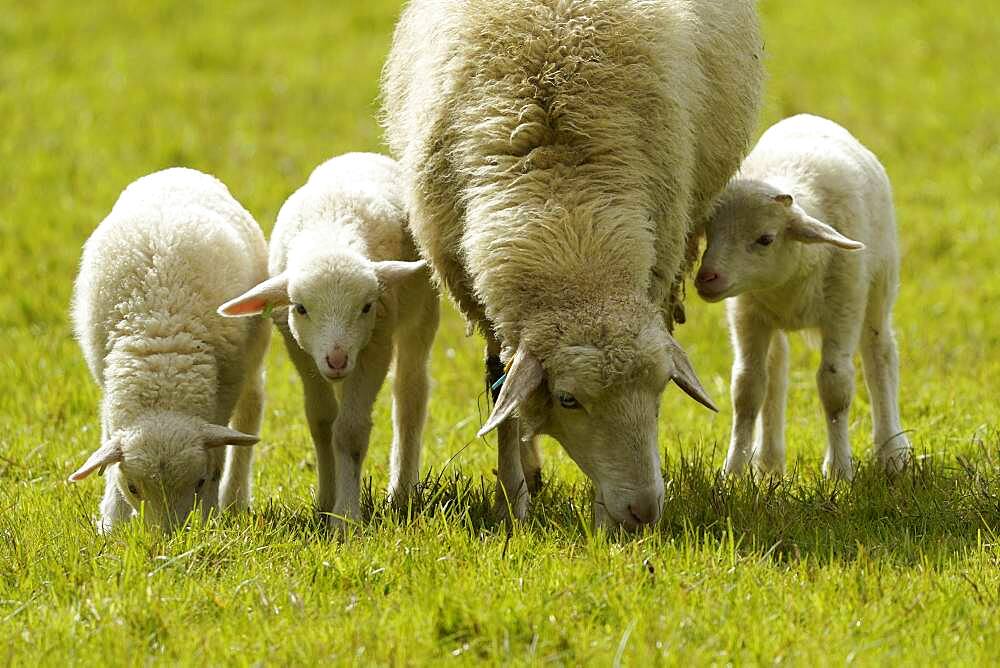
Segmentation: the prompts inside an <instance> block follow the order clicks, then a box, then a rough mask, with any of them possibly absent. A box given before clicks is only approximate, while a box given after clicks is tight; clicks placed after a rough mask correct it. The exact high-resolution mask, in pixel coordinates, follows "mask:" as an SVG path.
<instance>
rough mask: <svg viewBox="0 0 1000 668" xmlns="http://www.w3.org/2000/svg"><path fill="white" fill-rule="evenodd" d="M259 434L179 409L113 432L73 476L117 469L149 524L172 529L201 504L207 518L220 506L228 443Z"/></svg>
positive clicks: (125, 493)
mask: <svg viewBox="0 0 1000 668" xmlns="http://www.w3.org/2000/svg"><path fill="white" fill-rule="evenodd" d="M257 441H258V437H257V436H251V435H250V434H244V433H241V432H238V431H235V430H233V429H229V428H228V427H223V426H220V425H215V424H209V423H207V422H204V421H203V420H201V419H199V418H195V417H191V416H188V415H181V414H178V413H169V412H162V413H153V414H150V415H148V416H146V417H144V418H142V419H140V420H137V421H136V422H135V423H134V424H132V425H131V426H129V427H126V428H122V429H117V430H115V431H113V432H111V433H110V434H108V435H107V439H106V440H105V442H104V443H103V444H101V447H100V448H98V449H97V450H96V451H94V452H93V453H92V454H91V455H90V457H89V458H88V459H87V462H86V463H85V464H84V465H83V466H81V467H80V468H79V469H77V471H76V472H75V473H73V475H71V476H70V478H69V479H70V481H71V482H76V481H79V480H83V479H84V478H86V477H87V476H89V475H90V474H91V473H93V472H94V471H96V470H98V469H101V470H103V469H104V468H105V467H111V468H110V469H109V470H108V475H110V476H112V477H113V480H115V482H116V484H117V485H118V490H119V492H120V493H121V495H122V497H123V498H125V500H126V501H128V503H129V505H131V506H132V507H133V508H134V509H135V510H136V511H137V512H138V511H139V510H140V508H142V515H143V517H144V518H145V520H146V523H147V524H150V525H151V526H158V527H162V528H164V529H167V530H170V529H173V528H175V527H176V526H177V525H178V524H179V523H182V522H183V521H184V520H185V518H187V516H188V515H189V514H190V513H191V511H192V510H194V508H195V504H196V503H200V505H201V510H202V513H203V516H207V515H208V513H209V511H210V510H211V509H212V508H215V507H217V506H218V499H219V480H220V479H221V478H222V466H223V462H224V459H225V458H224V456H223V450H222V449H221V448H222V446H224V445H237V446H250V445H253V444H254V443H256V442H257Z"/></svg>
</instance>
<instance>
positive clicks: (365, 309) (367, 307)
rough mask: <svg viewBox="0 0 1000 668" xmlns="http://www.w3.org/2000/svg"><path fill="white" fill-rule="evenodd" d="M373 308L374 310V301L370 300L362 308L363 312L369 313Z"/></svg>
mask: <svg viewBox="0 0 1000 668" xmlns="http://www.w3.org/2000/svg"><path fill="white" fill-rule="evenodd" d="M371 310H372V303H371V302H368V303H367V304H365V306H364V308H362V309H361V312H362V313H368V312H369V311H371Z"/></svg>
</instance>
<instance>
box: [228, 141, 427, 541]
mask: <svg viewBox="0 0 1000 668" xmlns="http://www.w3.org/2000/svg"><path fill="white" fill-rule="evenodd" d="M402 182H403V179H402V176H401V174H400V170H399V167H398V166H397V165H396V163H395V162H394V161H393V160H391V159H389V158H387V157H385V156H381V155H374V154H371V153H348V154H346V155H342V156H339V157H336V158H333V159H332V160H329V161H327V162H326V163H324V164H322V165H320V166H319V167H317V168H316V170H315V171H313V173H312V175H311V176H310V177H309V181H308V182H307V183H306V184H305V185H304V186H303V187H301V188H299V190H298V191H296V192H295V193H294V194H292V196H291V197H289V198H288V201H287V202H285V204H284V206H282V207H281V211H280V212H279V213H278V220H277V223H276V224H275V227H274V233H273V234H272V237H271V261H270V270H271V276H272V278H270V279H268V280H267V281H264V282H263V283H261V284H260V285H258V286H256V287H255V288H253V289H251V290H249V291H248V292H247V293H246V294H244V295H242V296H240V297H238V298H236V299H234V300H232V301H230V302H228V303H226V304H223V305H222V306H221V307H220V308H219V313H221V314H223V315H227V316H234V317H235V316H246V315H253V314H257V313H261V312H267V311H270V310H271V309H280V310H278V311H277V312H276V313H275V315H274V320H275V324H276V325H277V326H278V329H279V330H280V331H281V333H282V334H283V335H284V337H285V343H286V345H287V348H288V353H289V355H290V356H291V358H292V361H293V362H294V363H295V367H296V369H298V372H299V375H300V376H301V378H302V386H303V390H304V391H305V408H306V418H307V420H308V421H309V429H310V431H311V433H312V438H313V445H314V446H315V448H316V461H317V469H318V474H319V490H318V497H319V498H318V506H319V510H320V512H321V513H322V514H323V515H324V517H325V518H326V519H327V521H329V522H330V523H331V524H332V525H333V526H334V527H336V528H343V527H344V525H345V522H354V521H357V520H358V519H360V515H361V508H360V494H361V488H360V484H361V465H362V463H363V462H364V458H365V454H366V453H367V451H368V439H369V435H370V433H371V427H372V419H371V413H372V406H373V404H374V402H375V397H376V395H377V394H378V391H379V388H381V387H382V382H383V380H384V379H385V376H386V373H387V371H388V369H389V364H390V362H391V361H393V359H394V360H395V380H394V383H393V443H392V459H391V465H390V481H389V494H390V497H391V498H392V499H393V500H394V501H396V502H402V501H404V500H405V499H406V498H407V495H408V494H409V492H410V491H411V490H412V489H413V487H414V486H415V485H416V484H417V482H418V481H419V476H420V449H421V435H422V432H423V426H424V421H425V419H426V415H427V394H428V379H427V360H428V356H429V354H430V348H431V343H432V342H433V339H434V333H435V332H436V331H437V324H438V297H437V294H436V292H435V291H434V289H433V287H432V286H431V284H430V280H429V276H428V272H427V271H426V269H425V263H424V262H423V261H422V260H420V259H419V256H418V254H417V251H416V249H415V248H414V245H413V241H412V239H411V238H410V234H409V232H408V230H407V228H406V218H407V215H406V208H405V206H404V204H403V194H402ZM289 306H290V307H291V308H290V309H286V308H283V307H289Z"/></svg>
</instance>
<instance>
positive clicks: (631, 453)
mask: <svg viewBox="0 0 1000 668" xmlns="http://www.w3.org/2000/svg"><path fill="white" fill-rule="evenodd" d="M611 313H614V315H615V316H620V315H621V310H620V309H617V312H615V310H612V311H611ZM650 313H656V309H654V308H652V307H649V308H648V310H646V311H645V312H644V313H638V312H636V313H633V314H632V316H631V317H629V316H623V317H621V319H618V318H614V317H609V316H605V317H604V318H602V319H601V320H599V321H591V322H594V323H595V324H594V325H586V324H584V323H581V322H580V319H579V318H574V317H573V314H553V315H554V318H553V319H548V326H543V327H541V328H540V329H534V328H532V327H531V326H530V325H529V326H528V327H526V329H525V330H524V331H523V332H522V336H521V340H520V342H519V344H518V347H517V349H516V352H515V353H514V355H513V357H512V359H511V362H510V366H509V369H508V371H507V376H506V379H505V380H504V384H503V388H502V390H501V392H500V396H499V397H498V398H497V402H496V406H495V407H494V410H493V413H492V414H491V415H490V418H489V420H488V421H487V423H486V425H485V426H484V427H483V429H482V431H481V432H480V433H481V434H483V433H486V432H488V431H489V430H491V429H493V428H494V427H496V426H497V425H499V424H500V423H501V422H502V421H503V420H504V419H506V418H507V417H508V416H510V414H511V413H512V412H513V411H515V410H516V411H517V413H518V416H519V417H520V418H521V423H522V425H523V426H524V427H525V428H526V429H527V430H528V431H529V432H530V433H545V434H549V435H551V436H553V437H554V438H556V439H557V440H558V441H559V442H560V443H561V444H562V445H563V447H564V448H565V449H566V452H567V453H568V454H569V456H570V457H571V458H572V459H573V460H574V461H575V462H576V463H577V464H578V465H579V466H580V468H581V469H582V470H583V472H584V473H585V474H586V475H587V476H588V477H589V478H590V479H591V480H592V481H593V483H594V486H595V488H596V505H595V519H596V521H597V523H598V524H605V523H609V522H610V523H613V524H620V525H623V526H625V527H628V528H635V527H638V526H641V525H644V524H652V523H654V522H656V521H657V520H658V519H659V517H660V512H661V510H662V507H663V475H662V473H661V471H660V457H659V447H658V444H657V417H658V415H659V406H660V396H661V394H662V393H663V390H664V389H665V388H666V386H667V384H668V383H669V382H670V381H671V380H674V381H675V382H676V383H677V385H678V386H679V387H680V388H681V389H682V390H684V392H686V393H687V394H688V395H690V396H691V397H693V398H694V399H696V400H697V401H699V402H701V403H702V404H704V405H705V406H708V407H709V408H711V409H712V410H715V407H714V405H713V404H712V402H711V400H710V399H709V398H708V396H707V394H706V393H705V391H704V389H703V388H702V386H701V383H700V382H699V380H698V377H697V376H696V375H695V373H694V371H693V369H692V368H691V365H690V363H689V362H688V359H687V355H686V354H685V353H684V351H683V350H682V349H681V347H680V346H679V345H678V344H677V342H676V341H674V339H673V338H672V337H671V336H670V334H669V333H668V331H667V328H666V326H665V325H664V323H663V319H662V317H661V316H660V315H659V314H658V313H656V314H655V315H650ZM583 320H584V321H586V320H588V319H587V318H583ZM554 322H558V323H559V324H558V326H557V327H555V328H554V327H552V323H554Z"/></svg>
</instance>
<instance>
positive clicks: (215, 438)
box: [201, 424, 260, 448]
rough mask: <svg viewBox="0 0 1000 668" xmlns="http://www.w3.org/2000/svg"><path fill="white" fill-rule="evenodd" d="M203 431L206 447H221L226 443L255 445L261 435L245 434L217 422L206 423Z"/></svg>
mask: <svg viewBox="0 0 1000 668" xmlns="http://www.w3.org/2000/svg"><path fill="white" fill-rule="evenodd" d="M201 433H202V437H203V438H204V439H205V447H206V448H221V447H222V446H224V445H253V444H254V443H257V442H258V441H259V440H260V436H254V435H253V434H244V433H243V432H242V431H236V430H235V429H230V428H229V427H223V426H221V425H217V424H206V425H205V426H204V427H203V428H202V430H201Z"/></svg>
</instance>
